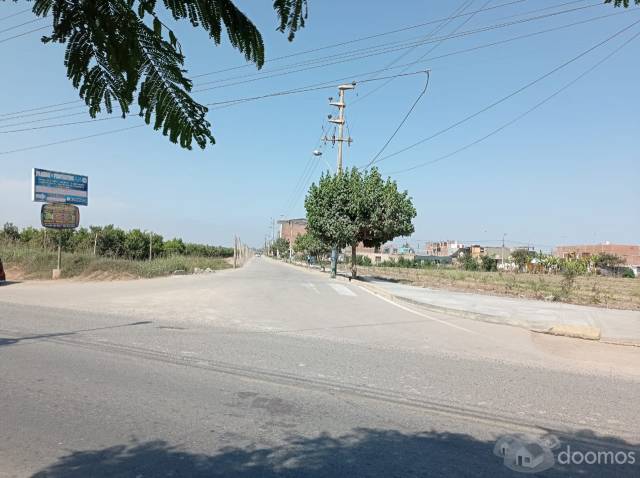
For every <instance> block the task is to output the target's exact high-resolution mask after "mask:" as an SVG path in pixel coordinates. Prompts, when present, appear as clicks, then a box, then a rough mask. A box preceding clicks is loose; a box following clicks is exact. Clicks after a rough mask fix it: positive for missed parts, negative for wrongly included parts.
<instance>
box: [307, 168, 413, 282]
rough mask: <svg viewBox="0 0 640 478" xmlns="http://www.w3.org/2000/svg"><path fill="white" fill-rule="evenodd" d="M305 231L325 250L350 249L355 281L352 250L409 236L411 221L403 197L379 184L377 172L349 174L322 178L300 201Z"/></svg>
mask: <svg viewBox="0 0 640 478" xmlns="http://www.w3.org/2000/svg"><path fill="white" fill-rule="evenodd" d="M305 208H306V210H307V220H308V226H307V227H308V230H309V232H311V234H313V235H314V236H316V237H318V238H319V239H320V240H321V241H323V242H324V243H326V244H331V245H335V246H336V247H339V248H342V247H345V246H347V245H348V246H351V274H352V276H353V277H356V275H357V268H356V264H357V255H356V248H357V246H358V244H359V243H363V244H364V246H365V247H379V246H381V245H382V244H384V243H385V242H387V241H391V240H393V239H394V238H396V237H398V236H408V235H410V234H411V233H413V231H414V227H413V224H412V222H411V221H412V220H413V218H415V216H416V210H415V208H414V207H413V204H412V202H411V198H410V197H409V195H408V193H407V191H404V192H400V191H398V186H397V184H396V182H395V181H392V180H391V179H387V180H386V181H384V180H383V179H382V177H381V176H380V173H379V172H378V170H377V168H373V169H371V170H370V171H364V172H362V173H361V172H360V171H359V170H358V169H357V168H352V169H350V170H347V171H345V172H344V173H338V174H336V175H330V174H323V175H322V177H321V178H320V181H319V183H318V185H317V186H316V184H315V183H314V184H312V185H311V188H310V189H309V193H308V195H307V197H306V199H305Z"/></svg>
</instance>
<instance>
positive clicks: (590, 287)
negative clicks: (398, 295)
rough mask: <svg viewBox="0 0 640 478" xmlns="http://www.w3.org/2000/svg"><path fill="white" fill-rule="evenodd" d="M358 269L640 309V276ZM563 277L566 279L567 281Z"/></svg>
mask: <svg viewBox="0 0 640 478" xmlns="http://www.w3.org/2000/svg"><path fill="white" fill-rule="evenodd" d="M358 273H359V274H361V275H368V276H375V277H381V278H385V279H393V280H397V281H400V282H403V283H407V284H412V285H417V286H421V287H431V288H435V289H452V290H458V291H465V292H480V293H485V294H495V295H505V296H511V297H525V298H530V299H542V300H554V301H561V302H568V303H572V304H581V305H591V306H599V307H609V308H615V309H631V310H640V279H622V278H614V277H603V276H595V275H594V276H579V277H576V278H575V280H574V281H573V284H567V282H566V280H565V279H564V277H563V276H562V275H553V274H525V273H522V274H517V273H511V272H509V273H503V272H471V271H462V270H456V269H403V268H391V267H358ZM563 280H565V282H564V283H563ZM563 285H564V287H563Z"/></svg>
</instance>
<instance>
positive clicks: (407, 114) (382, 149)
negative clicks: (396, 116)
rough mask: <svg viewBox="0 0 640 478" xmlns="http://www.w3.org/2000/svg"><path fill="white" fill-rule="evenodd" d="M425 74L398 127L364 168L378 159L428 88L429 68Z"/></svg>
mask: <svg viewBox="0 0 640 478" xmlns="http://www.w3.org/2000/svg"><path fill="white" fill-rule="evenodd" d="M426 74H427V81H426V82H425V84H424V88H423V89H422V91H421V92H420V94H419V95H418V97H417V98H416V99H415V101H414V102H413V104H412V105H411V108H409V111H407V113H406V114H405V115H404V118H402V121H400V124H398V127H397V128H396V129H395V131H394V132H393V134H392V135H391V136H389V139H387V141H386V142H385V143H384V145H383V146H382V148H380V151H378V153H377V154H376V155H375V156H374V157H373V159H372V160H371V161H369V163H367V165H366V166H365V168H368V167H369V166H371V164H373V163H374V162H375V161H376V159H378V158H379V157H380V155H381V154H382V153H383V152H384V150H385V149H387V146H389V143H391V141H392V140H393V138H395V136H396V135H397V134H398V131H400V129H401V128H402V126H404V124H405V123H406V122H407V120H408V119H409V116H410V115H411V113H412V112H413V110H414V109H415V107H416V106H417V105H418V103H419V102H420V100H421V99H422V97H423V96H424V95H425V93H426V92H427V89H428V88H429V80H430V79H431V73H430V72H429V70H427V71H426ZM389 81H390V80H389Z"/></svg>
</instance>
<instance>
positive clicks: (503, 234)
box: [502, 232, 507, 270]
mask: <svg viewBox="0 0 640 478" xmlns="http://www.w3.org/2000/svg"><path fill="white" fill-rule="evenodd" d="M506 235H507V233H506V232H503V233H502V270H504V236H506Z"/></svg>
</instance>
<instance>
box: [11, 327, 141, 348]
mask: <svg viewBox="0 0 640 478" xmlns="http://www.w3.org/2000/svg"><path fill="white" fill-rule="evenodd" d="M152 323H153V322H152V321H150V320H144V321H140V322H131V323H130V324H119V325H109V326H106V327H94V328H91V329H80V330H73V331H70V332H53V333H50V334H37V335H25V336H23V337H0V347H2V346H3V345H14V344H17V343H20V342H23V341H25V340H46V339H51V338H55V337H64V336H67V335H76V334H79V333H82V332H95V331H97V330H107V329H117V328H120V327H132V326H135V325H146V324H152Z"/></svg>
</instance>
